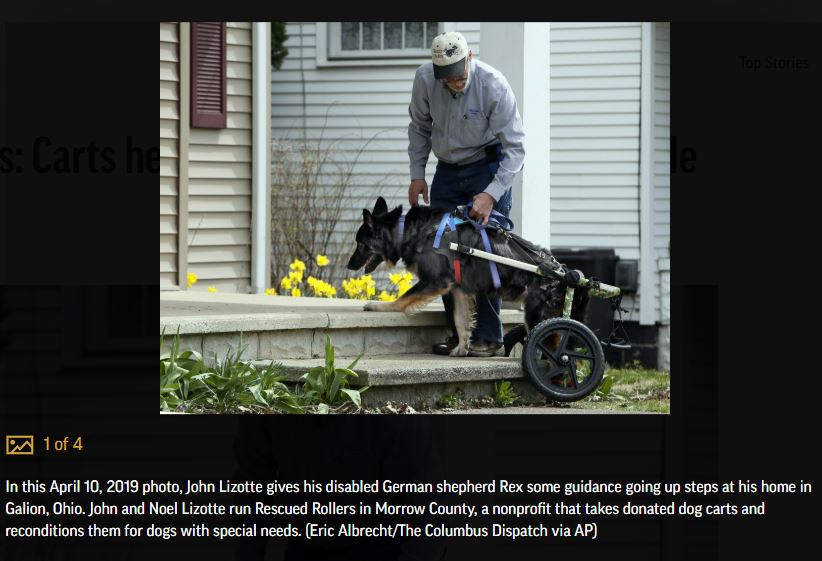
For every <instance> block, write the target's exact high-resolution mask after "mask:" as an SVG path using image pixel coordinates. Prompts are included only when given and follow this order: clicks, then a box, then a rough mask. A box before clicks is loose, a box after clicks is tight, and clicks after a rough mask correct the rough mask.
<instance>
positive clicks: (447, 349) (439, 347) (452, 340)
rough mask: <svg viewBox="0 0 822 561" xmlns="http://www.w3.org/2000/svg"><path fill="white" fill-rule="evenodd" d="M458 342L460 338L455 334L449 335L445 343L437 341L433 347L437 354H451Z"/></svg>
mask: <svg viewBox="0 0 822 561" xmlns="http://www.w3.org/2000/svg"><path fill="white" fill-rule="evenodd" d="M457 343H459V339H457V337H455V336H453V335H452V336H451V337H448V338H447V339H446V340H445V341H444V342H443V343H437V344H436V345H434V348H432V349H431V352H433V353H434V354H435V355H449V354H451V351H453V350H454V349H455V348H456V346H457Z"/></svg>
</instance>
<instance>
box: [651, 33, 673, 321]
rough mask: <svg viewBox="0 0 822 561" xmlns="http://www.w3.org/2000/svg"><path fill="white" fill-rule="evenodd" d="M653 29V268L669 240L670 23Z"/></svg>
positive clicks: (657, 296)
mask: <svg viewBox="0 0 822 561" xmlns="http://www.w3.org/2000/svg"><path fill="white" fill-rule="evenodd" d="M655 26H656V45H655V54H654V56H655V68H654V174H653V195H654V199H653V209H652V228H653V239H654V262H653V266H654V269H655V270H656V269H657V264H658V260H659V259H664V258H669V257H670V249H669V244H670V240H671V176H670V166H671V24H670V23H667V22H658V23H656V24H655ZM659 282H660V275H654V295H655V298H654V302H655V304H654V317H656V318H657V320H658V321H660V320H662V319H663V318H662V312H661V309H660V298H661V296H662V289H661V287H660V285H659Z"/></svg>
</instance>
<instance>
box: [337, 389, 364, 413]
mask: <svg viewBox="0 0 822 561" xmlns="http://www.w3.org/2000/svg"><path fill="white" fill-rule="evenodd" d="M340 391H341V392H342V393H344V394H345V395H347V396H348V399H350V400H351V401H352V402H354V405H356V406H357V409H362V398H361V397H360V390H352V389H351V388H341V389H340Z"/></svg>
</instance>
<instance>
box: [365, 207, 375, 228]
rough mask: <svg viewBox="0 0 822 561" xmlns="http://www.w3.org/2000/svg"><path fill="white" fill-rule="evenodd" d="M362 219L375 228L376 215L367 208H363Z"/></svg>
mask: <svg viewBox="0 0 822 561" xmlns="http://www.w3.org/2000/svg"><path fill="white" fill-rule="evenodd" d="M362 221H363V224H365V225H366V226H368V227H369V228H372V229H373V228H374V217H373V216H372V215H371V213H370V212H368V209H367V208H364V209H362Z"/></svg>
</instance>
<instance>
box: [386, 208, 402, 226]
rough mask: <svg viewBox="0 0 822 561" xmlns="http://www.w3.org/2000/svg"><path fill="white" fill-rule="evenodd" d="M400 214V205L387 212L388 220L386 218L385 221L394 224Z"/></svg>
mask: <svg viewBox="0 0 822 561" xmlns="http://www.w3.org/2000/svg"><path fill="white" fill-rule="evenodd" d="M400 216H402V205H400V206H398V207H397V208H395V209H394V210H392V211H391V212H389V213H388V220H386V222H388V223H389V224H396V223H397V220H399V219H400Z"/></svg>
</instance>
